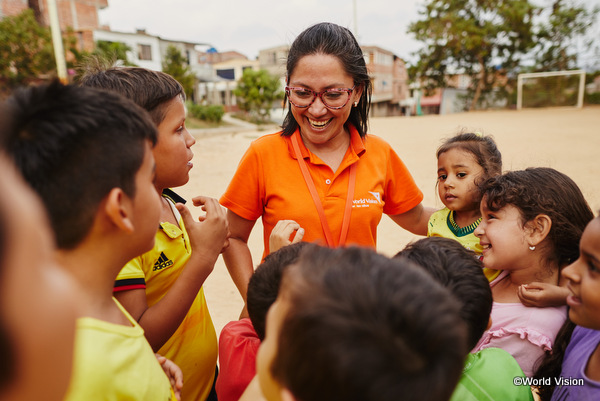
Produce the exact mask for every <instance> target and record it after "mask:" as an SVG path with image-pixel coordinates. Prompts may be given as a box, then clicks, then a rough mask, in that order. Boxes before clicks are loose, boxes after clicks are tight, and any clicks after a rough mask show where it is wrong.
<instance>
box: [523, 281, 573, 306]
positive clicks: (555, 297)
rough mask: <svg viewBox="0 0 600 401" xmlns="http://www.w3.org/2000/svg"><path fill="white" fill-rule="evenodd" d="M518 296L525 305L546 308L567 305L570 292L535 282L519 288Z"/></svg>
mask: <svg viewBox="0 0 600 401" xmlns="http://www.w3.org/2000/svg"><path fill="white" fill-rule="evenodd" d="M517 294H518V295H519V299H520V300H521V303H522V304H523V305H525V306H533V307H537V308H545V307H549V306H562V305H566V303H567V296H568V295H569V290H568V289H567V288H564V287H559V286H557V285H553V284H548V283H537V282H534V283H529V284H523V285H521V286H519V289H518V292H517Z"/></svg>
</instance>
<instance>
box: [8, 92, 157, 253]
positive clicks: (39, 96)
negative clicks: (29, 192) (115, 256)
mask: <svg viewBox="0 0 600 401" xmlns="http://www.w3.org/2000/svg"><path fill="white" fill-rule="evenodd" d="M4 109H5V110H4V111H5V113H6V116H7V120H8V122H7V124H6V125H5V127H4V130H3V132H2V135H4V136H5V142H6V150H7V153H8V155H9V156H10V157H11V158H12V159H13V161H14V162H15V164H16V166H17V168H18V170H20V172H21V174H22V175H23V177H24V178H25V180H26V181H27V182H28V183H29V184H30V185H31V186H32V187H33V189H34V190H35V191H36V192H37V193H38V195H39V196H40V197H41V199H42V200H43V202H44V204H45V206H46V210H47V212H48V215H49V217H50V222H51V226H52V229H53V231H54V234H55V236H56V241H57V245H58V247H59V248H61V249H72V248H74V247H75V246H77V245H78V244H79V243H80V242H81V241H82V240H83V238H84V237H85V236H86V235H87V233H88V232H89V230H90V228H91V226H92V224H93V220H94V218H95V215H96V212H97V210H98V207H99V206H100V204H101V202H102V200H103V199H104V197H105V196H106V195H108V193H109V192H110V191H111V190H112V189H113V188H121V189H122V190H123V191H124V192H125V194H126V195H127V196H131V197H133V196H134V195H135V190H136V186H135V177H136V173H137V171H138V170H139V168H140V166H141V165H142V161H143V159H144V155H145V150H146V143H147V141H151V142H152V143H153V144H154V143H155V142H156V135H157V133H156V127H155V126H154V124H153V123H152V121H151V119H150V117H149V116H148V113H146V112H145V111H144V110H143V109H142V108H140V107H138V106H137V105H135V104H134V103H133V102H131V101H130V100H128V99H125V98H123V97H121V96H119V95H117V94H114V93H110V92H107V91H102V90H99V89H94V88H83V87H77V86H72V85H66V86H65V85H62V84H60V83H58V82H54V83H52V84H49V85H41V86H37V87H29V88H23V89H20V90H17V91H16V92H15V93H14V94H13V96H11V97H10V98H9V99H8V100H7V102H6V104H5V108H4Z"/></svg>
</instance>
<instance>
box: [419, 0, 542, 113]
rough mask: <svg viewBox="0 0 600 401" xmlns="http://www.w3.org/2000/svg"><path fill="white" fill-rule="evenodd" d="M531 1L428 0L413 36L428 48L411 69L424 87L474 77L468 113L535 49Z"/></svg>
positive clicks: (534, 9) (433, 86)
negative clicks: (453, 76) (453, 78)
mask: <svg viewBox="0 0 600 401" xmlns="http://www.w3.org/2000/svg"><path fill="white" fill-rule="evenodd" d="M538 12H539V9H538V8H537V7H535V6H533V5H532V4H530V3H529V1H527V0H429V1H427V2H426V3H425V5H424V8H422V9H421V10H419V15H420V16H421V18H422V19H420V20H418V21H417V22H414V23H412V24H411V25H410V26H409V32H410V33H412V34H414V36H415V38H416V39H417V40H419V41H421V42H423V43H424V44H425V46H424V47H423V48H422V49H421V50H419V51H418V52H417V56H418V57H419V61H418V63H417V64H416V65H415V66H413V67H412V68H411V72H412V73H413V76H414V75H415V73H416V74H417V76H418V75H420V78H421V80H422V81H423V83H424V84H425V88H426V89H432V88H436V87H437V88H439V87H446V86H447V81H446V80H447V77H448V75H449V74H457V73H462V74H466V75H468V76H469V77H470V78H471V81H472V86H471V88H470V94H469V95H470V96H469V97H470V99H471V101H470V107H469V108H470V109H473V108H474V107H475V106H476V105H477V103H478V102H479V99H480V97H481V96H482V95H485V94H488V93H490V92H491V91H492V88H493V87H494V86H495V83H496V82H497V81H498V79H504V77H506V75H507V74H509V73H510V72H511V71H513V70H514V69H515V68H517V67H518V66H519V64H520V60H521V58H522V57H523V56H524V55H525V54H527V52H528V51H530V50H531V49H532V48H533V47H534V46H535V43H536V42H535V36H534V31H533V24H534V17H535V16H536V15H537V13H538Z"/></svg>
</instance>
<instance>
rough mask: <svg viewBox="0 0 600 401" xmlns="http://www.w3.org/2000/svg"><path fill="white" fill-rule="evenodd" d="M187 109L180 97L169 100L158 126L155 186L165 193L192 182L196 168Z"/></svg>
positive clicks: (155, 154)
mask: <svg viewBox="0 0 600 401" xmlns="http://www.w3.org/2000/svg"><path fill="white" fill-rule="evenodd" d="M185 116H186V112H185V105H184V103H183V99H182V97H181V96H179V95H178V96H176V97H175V98H173V99H172V100H170V101H169V102H168V104H167V106H166V108H165V118H164V119H163V120H162V122H161V123H160V124H159V125H158V127H157V128H158V142H157V143H156V146H155V147H154V158H155V160H156V181H157V182H156V185H157V188H158V189H160V190H162V189H164V188H169V187H179V186H181V185H184V184H185V183H187V182H188V180H189V178H190V177H189V173H190V169H191V168H192V167H193V164H192V158H193V157H194V154H193V153H192V150H191V147H192V145H194V143H196V140H195V139H194V137H193V136H192V135H191V134H190V133H189V132H188V130H187V128H186V127H185Z"/></svg>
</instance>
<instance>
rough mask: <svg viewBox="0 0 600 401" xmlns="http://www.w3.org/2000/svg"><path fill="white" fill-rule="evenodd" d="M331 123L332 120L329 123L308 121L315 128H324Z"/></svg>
mask: <svg viewBox="0 0 600 401" xmlns="http://www.w3.org/2000/svg"><path fill="white" fill-rule="evenodd" d="M330 121H331V119H329V120H327V121H315V120H311V119H310V118H309V119H308V122H309V123H310V125H312V126H313V127H315V128H323V127H324V126H326V125H327V124H329V122H330Z"/></svg>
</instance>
